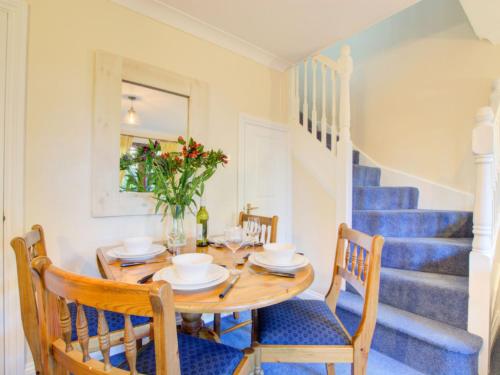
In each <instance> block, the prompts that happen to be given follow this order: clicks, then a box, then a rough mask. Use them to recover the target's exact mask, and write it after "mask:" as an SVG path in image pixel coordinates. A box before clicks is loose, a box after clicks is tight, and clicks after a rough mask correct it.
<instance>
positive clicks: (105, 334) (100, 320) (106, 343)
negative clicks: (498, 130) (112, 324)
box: [97, 309, 111, 371]
mask: <svg viewBox="0 0 500 375" xmlns="http://www.w3.org/2000/svg"><path fill="white" fill-rule="evenodd" d="M97 334H98V335H99V350H100V351H101V354H102V358H103V362H104V371H109V370H110V369H111V360H110V355H109V353H110V350H111V340H110V337H109V326H108V321H107V320H106V316H105V315H104V311H103V310H101V309H98V310H97Z"/></svg>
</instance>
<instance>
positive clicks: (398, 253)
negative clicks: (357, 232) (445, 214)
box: [382, 240, 471, 276]
mask: <svg viewBox="0 0 500 375" xmlns="http://www.w3.org/2000/svg"><path fill="white" fill-rule="evenodd" d="M470 250H471V248H470V247H468V246H462V245H452V244H450V245H448V244H443V245H435V244H427V243H418V242H411V243H407V242H405V243H401V242H391V241H387V240H386V242H385V244H384V249H383V251H382V266H383V267H390V268H399V269H403V270H412V271H423V272H433V273H443V274H449V275H457V276H468V275H469V253H470Z"/></svg>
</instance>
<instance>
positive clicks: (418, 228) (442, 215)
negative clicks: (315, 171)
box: [352, 211, 472, 237]
mask: <svg viewBox="0 0 500 375" xmlns="http://www.w3.org/2000/svg"><path fill="white" fill-rule="evenodd" d="M352 226H353V228H354V229H357V230H359V231H361V232H365V233H369V234H371V235H374V234H379V233H380V234H382V235H384V236H387V237H472V214H471V213H469V212H448V211H444V212H440V211H430V212H422V211H415V212H411V211H408V212H398V211H353V213H352Z"/></svg>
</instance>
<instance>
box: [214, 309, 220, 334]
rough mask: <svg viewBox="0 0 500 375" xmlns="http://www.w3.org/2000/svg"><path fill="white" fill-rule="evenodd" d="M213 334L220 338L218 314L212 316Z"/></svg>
mask: <svg viewBox="0 0 500 375" xmlns="http://www.w3.org/2000/svg"><path fill="white" fill-rule="evenodd" d="M214 332H215V334H216V335H217V336H219V337H220V314H214Z"/></svg>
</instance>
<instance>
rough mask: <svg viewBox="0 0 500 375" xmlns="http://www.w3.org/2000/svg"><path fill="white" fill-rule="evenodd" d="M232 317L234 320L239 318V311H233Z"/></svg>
mask: <svg viewBox="0 0 500 375" xmlns="http://www.w3.org/2000/svg"><path fill="white" fill-rule="evenodd" d="M233 318H234V320H238V319H239V318H240V313H239V312H234V313H233Z"/></svg>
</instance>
